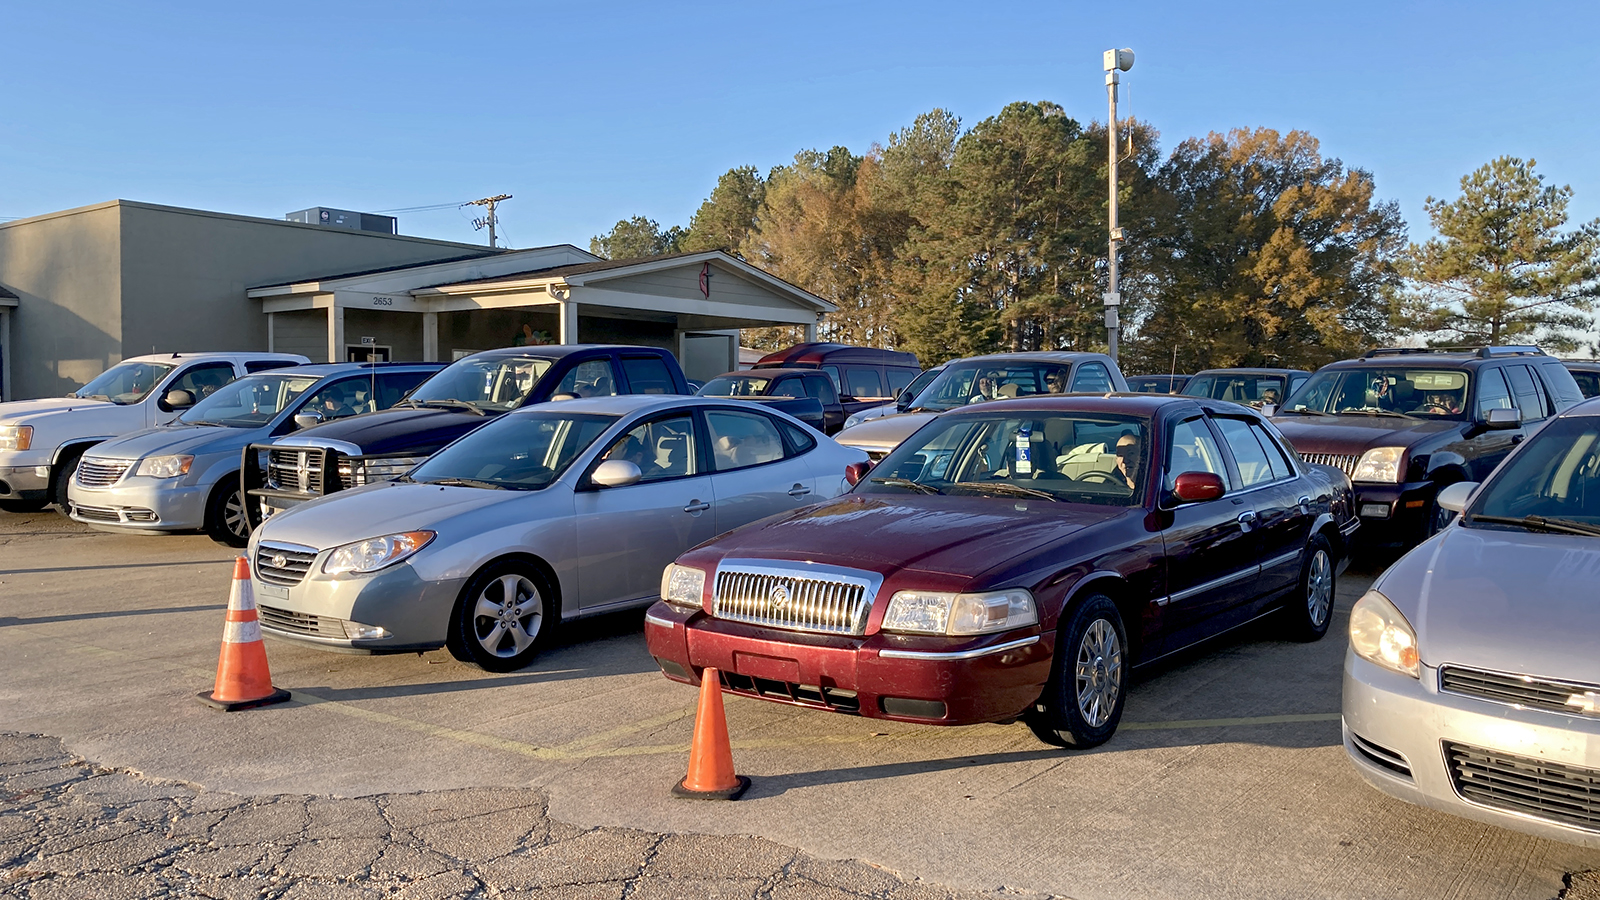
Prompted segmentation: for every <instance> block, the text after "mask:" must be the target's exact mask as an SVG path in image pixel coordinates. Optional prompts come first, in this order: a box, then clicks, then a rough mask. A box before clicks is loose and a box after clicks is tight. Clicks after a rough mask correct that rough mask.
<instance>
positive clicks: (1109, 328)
mask: <svg viewBox="0 0 1600 900" xmlns="http://www.w3.org/2000/svg"><path fill="white" fill-rule="evenodd" d="M1104 61H1105V69H1106V96H1107V97H1108V98H1109V99H1110V101H1111V119H1110V123H1109V128H1108V132H1109V134H1110V138H1109V144H1110V150H1111V157H1110V158H1111V166H1110V170H1111V205H1110V214H1111V215H1110V227H1111V241H1110V244H1111V249H1110V252H1109V254H1108V255H1107V257H1106V262H1107V265H1106V271H1107V273H1108V274H1109V275H1110V278H1109V279H1108V281H1107V284H1106V293H1105V298H1104V299H1105V303H1106V344H1107V346H1108V348H1109V349H1110V356H1111V358H1112V359H1113V360H1115V359H1116V358H1117V308H1118V307H1120V306H1121V305H1122V294H1121V293H1120V292H1119V291H1118V290H1117V247H1118V246H1119V245H1120V244H1121V243H1122V229H1121V228H1119V227H1118V226H1117V85H1118V84H1119V83H1120V82H1121V81H1122V79H1121V73H1123V72H1126V71H1128V70H1129V69H1131V68H1133V51H1132V50H1129V49H1127V48H1126V47H1124V48H1123V49H1121V50H1107V51H1106V52H1105V54H1104Z"/></svg>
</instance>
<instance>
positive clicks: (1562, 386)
mask: <svg viewBox="0 0 1600 900" xmlns="http://www.w3.org/2000/svg"><path fill="white" fill-rule="evenodd" d="M1535 371H1537V372H1538V373H1539V376H1540V377H1541V378H1542V379H1544V386H1545V389H1546V390H1547V391H1549V394H1550V396H1551V397H1552V398H1554V399H1555V401H1556V403H1555V406H1556V408H1555V409H1554V410H1552V412H1560V411H1561V410H1564V409H1566V408H1567V407H1569V406H1571V405H1573V404H1574V403H1581V402H1583V398H1584V397H1586V396H1588V395H1587V394H1585V393H1584V392H1583V391H1581V390H1579V388H1578V383H1577V379H1575V378H1573V376H1572V373H1571V372H1569V371H1567V367H1566V366H1563V365H1562V364H1560V363H1558V362H1547V363H1540V364H1539V366H1538V368H1537V369H1536V370H1535Z"/></svg>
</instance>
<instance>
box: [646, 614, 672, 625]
mask: <svg viewBox="0 0 1600 900" xmlns="http://www.w3.org/2000/svg"><path fill="white" fill-rule="evenodd" d="M644 622H645V624H646V625H660V626H661V627H663V628H671V627H673V625H674V624H675V623H673V622H669V621H667V620H666V619H663V618H661V617H659V616H652V615H650V614H649V613H645V614H644Z"/></svg>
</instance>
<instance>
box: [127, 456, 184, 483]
mask: <svg viewBox="0 0 1600 900" xmlns="http://www.w3.org/2000/svg"><path fill="white" fill-rule="evenodd" d="M191 465H194V457H192V456H151V457H148V458H146V459H141V460H139V468H137V469H135V470H134V472H133V474H135V475H144V476H147V477H149V478H177V477H178V476H179V475H187V474H189V467H190V466H191Z"/></svg>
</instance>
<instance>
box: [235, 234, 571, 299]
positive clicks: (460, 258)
mask: <svg viewBox="0 0 1600 900" xmlns="http://www.w3.org/2000/svg"><path fill="white" fill-rule="evenodd" d="M318 227H322V226H318ZM557 246H559V245H557ZM530 249H536V250H547V249H550V248H548V247H535V248H530ZM511 252H515V251H510V250H505V249H500V248H497V249H494V250H491V249H489V248H488V247H485V248H483V252H482V253H467V254H464V255H462V256H452V257H450V258H448V259H431V260H428V261H427V262H414V263H405V264H403V265H397V266H384V267H383V268H381V269H362V270H360V271H358V272H340V273H339V274H337V275H318V276H316V277H314V278H296V279H294V280H293V281H279V282H274V283H272V284H257V285H252V286H251V287H250V290H255V289H256V288H272V287H288V286H289V285H291V284H306V283H308V282H312V281H338V280H339V279H341V278H360V277H361V276H363V275H382V274H383V273H385V272H401V271H404V270H406V269H420V268H422V267H423V266H437V265H442V264H444V263H455V262H466V261H467V260H469V259H483V258H484V257H486V256H495V255H497V254H503V253H511Z"/></svg>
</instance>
